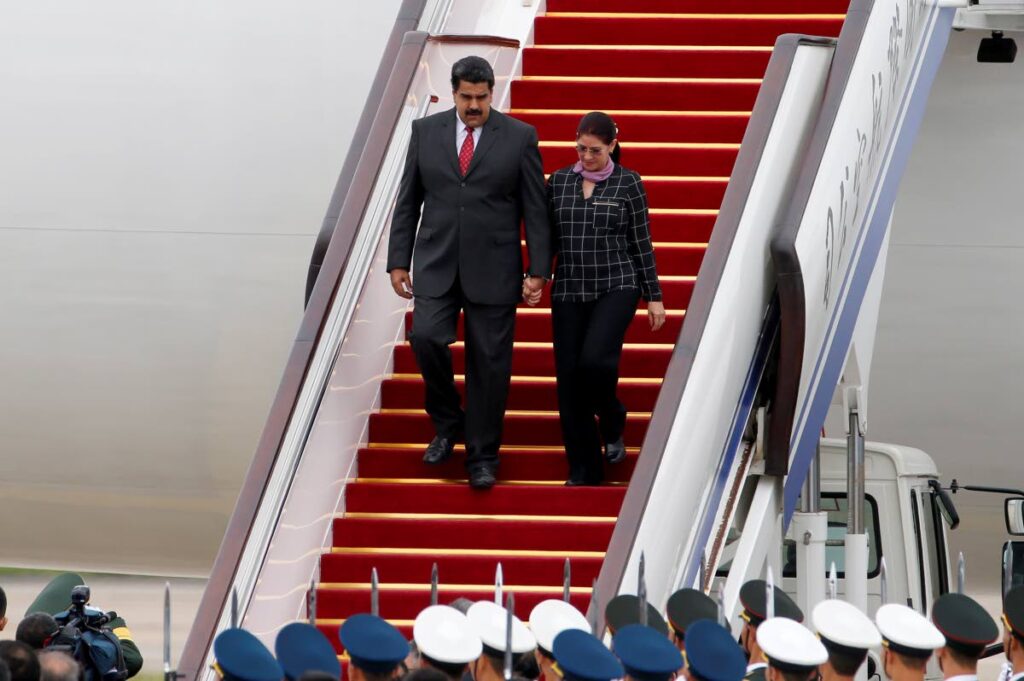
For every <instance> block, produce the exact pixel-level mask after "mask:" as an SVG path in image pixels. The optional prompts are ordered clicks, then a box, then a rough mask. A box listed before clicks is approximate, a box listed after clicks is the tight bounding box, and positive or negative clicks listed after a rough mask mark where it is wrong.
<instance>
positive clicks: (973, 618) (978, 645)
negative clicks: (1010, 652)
mask: <svg viewBox="0 0 1024 681" xmlns="http://www.w3.org/2000/svg"><path fill="white" fill-rule="evenodd" d="M932 622H933V623H934V624H935V627H936V628H937V629H938V630H939V631H940V632H942V635H943V636H944V637H945V638H946V645H945V646H943V647H942V648H939V649H938V650H937V651H935V659H936V660H938V662H939V669H941V670H942V676H943V678H944V679H946V680H947V681H949V680H951V679H956V681H977V680H978V660H980V659H981V655H982V654H983V653H984V652H985V648H987V647H988V645H989V644H990V643H992V642H993V641H995V640H996V639H997V638H998V637H999V627H998V626H996V621H995V620H994V619H992V616H991V615H989V614H988V613H987V612H985V608H983V607H981V605H979V604H978V602H977V601H975V600H974V599H973V598H971V597H970V596H965V595H963V594H958V593H948V594H944V595H942V596H940V597H939V599H938V600H936V601H935V605H933V606H932Z"/></svg>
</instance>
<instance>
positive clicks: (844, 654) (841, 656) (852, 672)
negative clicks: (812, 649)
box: [825, 646, 868, 676]
mask: <svg viewBox="0 0 1024 681" xmlns="http://www.w3.org/2000/svg"><path fill="white" fill-rule="evenodd" d="M825 647H826V648H828V661H829V664H831V665H832V669H835V670H836V674H839V675H840V676H856V674H857V670H858V669H860V666H861V665H862V664H864V659H865V658H867V656H868V651H866V650H854V649H853V648H845V647H844V648H842V649H838V650H837V649H836V647H833V646H825Z"/></svg>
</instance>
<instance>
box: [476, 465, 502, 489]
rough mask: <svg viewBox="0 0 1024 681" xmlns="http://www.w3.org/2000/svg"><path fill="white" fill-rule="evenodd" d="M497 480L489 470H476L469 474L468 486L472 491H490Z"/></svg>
mask: <svg viewBox="0 0 1024 681" xmlns="http://www.w3.org/2000/svg"><path fill="white" fill-rule="evenodd" d="M496 482H498V479H497V478H496V477H494V471H492V470H491V469H490V468H477V469H476V470H475V471H470V473H469V486H470V487H472V488H473V489H490V488H492V487H494V483H496Z"/></svg>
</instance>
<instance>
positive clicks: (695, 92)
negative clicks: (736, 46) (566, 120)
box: [512, 76, 761, 111]
mask: <svg viewBox="0 0 1024 681" xmlns="http://www.w3.org/2000/svg"><path fill="white" fill-rule="evenodd" d="M760 87H761V81H760V80H758V79H735V80H724V79H723V80H713V79H704V80H687V81H673V80H665V81H661V80H644V79H622V78H610V79H603V78H592V79H582V78H572V77H567V78H545V77H541V76H537V77H529V78H523V79H520V80H514V81H512V104H513V105H514V106H515V107H516V108H517V109H581V108H582V109H594V110H604V109H640V110H653V109H658V110H660V109H670V110H671V109H677V110H680V111H703V110H710V111H749V110H750V109H751V108H753V106H754V100H755V99H756V98H757V91H758V88H760Z"/></svg>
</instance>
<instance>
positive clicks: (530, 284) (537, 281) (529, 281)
mask: <svg viewBox="0 0 1024 681" xmlns="http://www.w3.org/2000/svg"><path fill="white" fill-rule="evenodd" d="M544 283H545V281H544V277H526V278H525V279H523V302H525V303H526V304H527V305H529V306H530V307H536V306H537V303H539V302H540V296H541V294H542V293H543V292H544Z"/></svg>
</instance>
